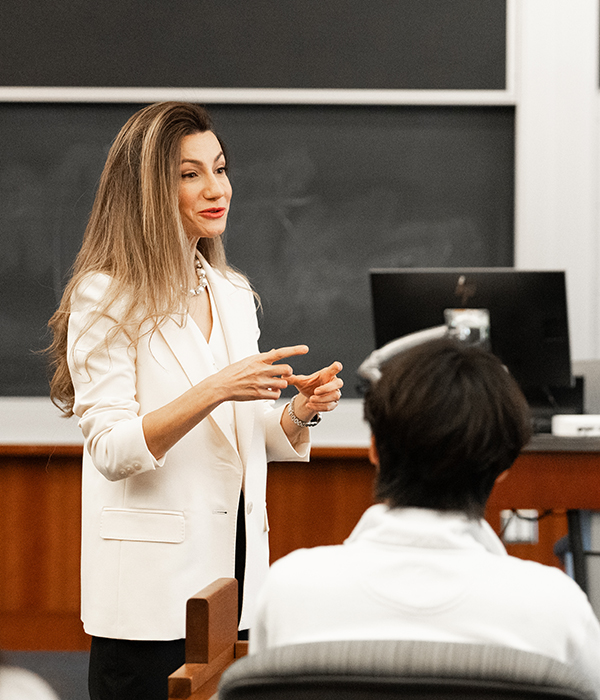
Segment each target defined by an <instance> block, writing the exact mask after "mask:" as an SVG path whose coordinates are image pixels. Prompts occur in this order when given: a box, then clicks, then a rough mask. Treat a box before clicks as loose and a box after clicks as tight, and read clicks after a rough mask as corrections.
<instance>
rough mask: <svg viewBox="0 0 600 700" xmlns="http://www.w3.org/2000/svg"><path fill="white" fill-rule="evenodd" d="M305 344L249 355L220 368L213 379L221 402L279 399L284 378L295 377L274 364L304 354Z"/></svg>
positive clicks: (288, 368)
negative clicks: (219, 393) (222, 393)
mask: <svg viewBox="0 0 600 700" xmlns="http://www.w3.org/2000/svg"><path fill="white" fill-rule="evenodd" d="M307 352H308V347H307V346H306V345H293V346H289V347H283V348H276V349H273V350H269V352H261V353H258V354H257V355H251V356H250V357H246V358H244V359H243V360H239V361H238V362H234V363H233V364H231V365H228V366H227V367H225V368H223V369H222V370H220V371H219V372H217V373H216V374H215V375H212V379H214V381H215V382H216V383H217V384H218V386H216V387H215V391H216V392H224V395H223V396H222V397H221V396H220V397H219V398H220V400H221V401H256V400H258V399H278V398H279V396H280V395H281V391H282V390H283V389H285V388H286V387H287V385H288V381H287V377H291V376H293V374H294V370H293V369H292V367H290V365H288V364H275V363H277V362H279V361H280V360H283V359H285V358H286V357H295V356H296V355H305V354H306V353H307Z"/></svg>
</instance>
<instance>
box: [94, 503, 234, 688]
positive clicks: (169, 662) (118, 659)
mask: <svg viewBox="0 0 600 700" xmlns="http://www.w3.org/2000/svg"><path fill="white" fill-rule="evenodd" d="M244 511H245V502H244V494H243V493H242V494H241V495H240V503H239V506H238V513H237V531H236V538H235V577H236V579H237V580H238V620H239V619H240V616H241V612H242V597H243V589H244V572H245V569H246V523H245V518H244ZM239 638H240V639H248V630H242V631H241V632H240V633H239ZM184 663H185V639H175V640H172V641H136V640H131V639H107V638H105V637H92V648H91V651H90V667H89V676H88V687H89V692H90V698H91V700H167V699H168V696H169V691H168V677H169V675H170V674H171V673H173V672H174V671H176V670H177V669H178V668H179V667H180V666H182V665H183V664H184Z"/></svg>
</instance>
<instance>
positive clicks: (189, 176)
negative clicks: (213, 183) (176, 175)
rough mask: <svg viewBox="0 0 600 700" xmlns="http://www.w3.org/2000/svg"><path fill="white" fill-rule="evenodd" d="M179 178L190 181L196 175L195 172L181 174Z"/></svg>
mask: <svg viewBox="0 0 600 700" xmlns="http://www.w3.org/2000/svg"><path fill="white" fill-rule="evenodd" d="M181 177H182V178H183V179H191V178H193V177H196V173H195V172H189V173H181Z"/></svg>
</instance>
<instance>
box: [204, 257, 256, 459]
mask: <svg viewBox="0 0 600 700" xmlns="http://www.w3.org/2000/svg"><path fill="white" fill-rule="evenodd" d="M202 263H203V265H204V269H205V271H206V277H207V279H208V282H209V284H210V288H211V291H212V293H213V296H214V300H215V306H216V307H217V313H218V314H219V320H220V321H221V326H222V328H223V334H224V335H225V341H226V343H227V350H228V353H229V361H230V362H232V363H233V362H237V361H238V360H242V359H244V358H245V357H248V356H249V355H252V354H254V353H256V352H257V349H256V338H254V337H252V332H253V331H252V328H251V327H249V326H248V317H247V313H248V311H247V305H248V302H247V296H246V295H247V294H248V293H249V292H248V289H247V288H246V287H242V286H241V284H242V283H240V286H239V287H238V286H236V285H235V284H233V283H232V282H230V281H228V280H226V279H224V278H223V276H222V275H221V274H220V273H219V272H216V271H215V270H213V269H212V268H211V267H210V265H208V263H207V262H206V261H205V260H204V259H202ZM233 408H234V411H235V419H236V420H235V422H236V429H237V440H238V448H239V453H240V457H241V458H242V462H243V463H244V464H247V460H248V456H249V452H250V446H251V444H252V433H253V431H254V418H255V412H256V410H257V402H256V401H235V402H234V404H233Z"/></svg>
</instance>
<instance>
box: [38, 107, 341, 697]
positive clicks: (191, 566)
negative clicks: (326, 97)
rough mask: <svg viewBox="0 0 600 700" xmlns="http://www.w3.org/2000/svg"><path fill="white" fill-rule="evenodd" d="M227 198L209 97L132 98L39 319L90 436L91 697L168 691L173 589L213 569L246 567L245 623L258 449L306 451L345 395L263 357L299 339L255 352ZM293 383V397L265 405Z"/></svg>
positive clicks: (181, 592)
mask: <svg viewBox="0 0 600 700" xmlns="http://www.w3.org/2000/svg"><path fill="white" fill-rule="evenodd" d="M230 199H231V185H230V183H229V179H228V177H227V162H226V157H225V153H224V149H223V145H222V143H221V142H220V140H219V139H218V137H217V136H216V135H215V133H214V131H213V130H212V124H211V122H210V119H209V116H208V114H207V113H206V112H205V110H204V109H202V108H200V107H198V106H195V105H190V104H184V103H172V102H171V103H159V104H154V105H150V106H149V107H146V108H145V109H142V110H141V111H140V112H138V113H137V114H135V115H134V116H133V117H132V118H131V119H130V120H129V121H128V122H127V124H125V126H124V127H123V129H122V130H121V132H120V133H119V135H118V136H117V138H116V140H115V142H114V144H113V146H112V148H111V150H110V152H109V155H108V159H107V162H106V165H105V168H104V172H103V174H102V177H101V180H100V184H99V187H98V193H97V195H96V200H95V203H94V207H93V210H92V214H91V217H90V221H89V224H88V227H87V229H86V234H85V237H84V242H83V245H82V248H81V251H80V253H79V256H78V258H77V261H76V263H75V268H74V274H73V278H72V280H71V282H70V283H69V285H68V286H67V289H66V290H65V293H64V296H63V300H62V303H61V306H60V308H59V309H58V311H57V312H56V314H55V315H54V317H53V318H52V320H51V322H50V325H51V327H52V330H53V332H54V341H53V345H52V352H53V356H54V358H55V367H56V368H55V374H54V378H53V380H52V385H51V396H52V398H53V400H54V401H55V402H56V403H58V404H59V405H60V406H61V407H62V409H63V410H64V412H65V413H66V414H67V415H70V414H72V413H75V414H76V415H77V416H78V417H79V419H80V421H79V424H80V427H81V429H82V431H83V435H84V440H85V450H84V460H83V529H82V619H83V621H84V627H85V629H86V631H87V632H88V633H89V634H91V635H92V637H93V640H92V649H91V657H90V694H91V697H92V699H93V700H96V698H98V699H104V698H109V697H110V698H111V700H113V699H116V698H125V697H127V698H128V700H131V699H133V698H138V697H139V698H144V700H148V699H149V698H166V693H167V690H166V688H167V681H166V678H167V675H168V674H169V673H171V672H172V671H173V670H175V668H177V667H178V666H179V665H181V664H182V663H183V660H184V659H183V650H184V645H183V637H184V635H185V620H184V617H185V602H186V600H187V598H188V597H190V596H191V595H193V594H194V593H196V592H197V591H198V590H199V589H201V588H202V587H203V586H205V585H207V584H208V583H210V582H211V581H213V580H215V579H216V578H219V577H223V576H233V575H234V573H235V574H236V575H237V577H238V580H239V581H240V582H241V580H242V579H243V592H244V597H243V607H242V608H241V620H240V629H241V630H245V629H247V628H248V627H249V626H250V625H251V621H252V615H253V602H254V598H255V593H256V590H257V588H258V587H259V585H260V583H261V582H262V580H263V577H264V574H265V573H266V570H267V568H268V535H267V531H268V526H267V517H266V510H265V490H266V463H267V461H270V460H296V461H298V460H307V459H308V452H309V442H310V440H309V435H308V433H309V431H308V427H309V426H312V425H313V424H316V422H317V420H318V414H319V413H320V412H322V411H330V410H332V409H334V408H335V406H336V405H337V402H338V400H339V398H340V388H341V386H342V381H341V379H339V378H338V377H337V376H336V375H337V373H338V372H339V371H340V370H341V365H340V363H338V362H334V363H333V364H332V365H331V366H330V367H328V368H325V369H323V370H321V371H319V372H316V373H315V374H313V375H310V376H309V377H305V376H296V375H294V374H293V371H292V368H291V367H290V366H289V365H288V364H287V363H282V364H275V363H276V362H278V361H280V360H283V359H285V358H286V357H292V356H294V355H299V354H304V353H306V352H307V351H308V348H307V347H306V346H302V345H300V346H295V347H290V348H280V349H275V350H271V351H270V352H267V353H259V352H258V345H257V339H258V324H257V320H256V313H255V302H254V297H253V294H252V291H251V289H250V287H249V285H248V283H247V281H246V280H245V278H243V277H242V276H241V275H239V274H237V273H234V272H233V271H232V270H231V269H230V268H228V267H227V265H226V262H225V254H224V250H223V244H222V242H221V234H222V233H223V231H224V229H225V224H226V221H227V215H228V212H229V204H230ZM290 384H292V385H294V386H295V387H296V388H297V389H298V391H299V393H298V394H297V395H296V396H295V397H294V399H293V400H292V402H291V403H290V404H288V405H287V406H286V407H285V408H283V409H274V408H273V407H272V404H271V403H270V402H269V400H270V399H276V398H278V397H279V395H280V393H281V390H282V389H284V388H285V387H287V386H288V385H290ZM238 506H240V507H239V508H238ZM238 515H239V517H238ZM244 530H245V536H244ZM236 545H237V546H236ZM246 551H247V557H246V556H245V552H246ZM236 564H237V566H236ZM143 679H146V680H145V681H144V680H143Z"/></svg>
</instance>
